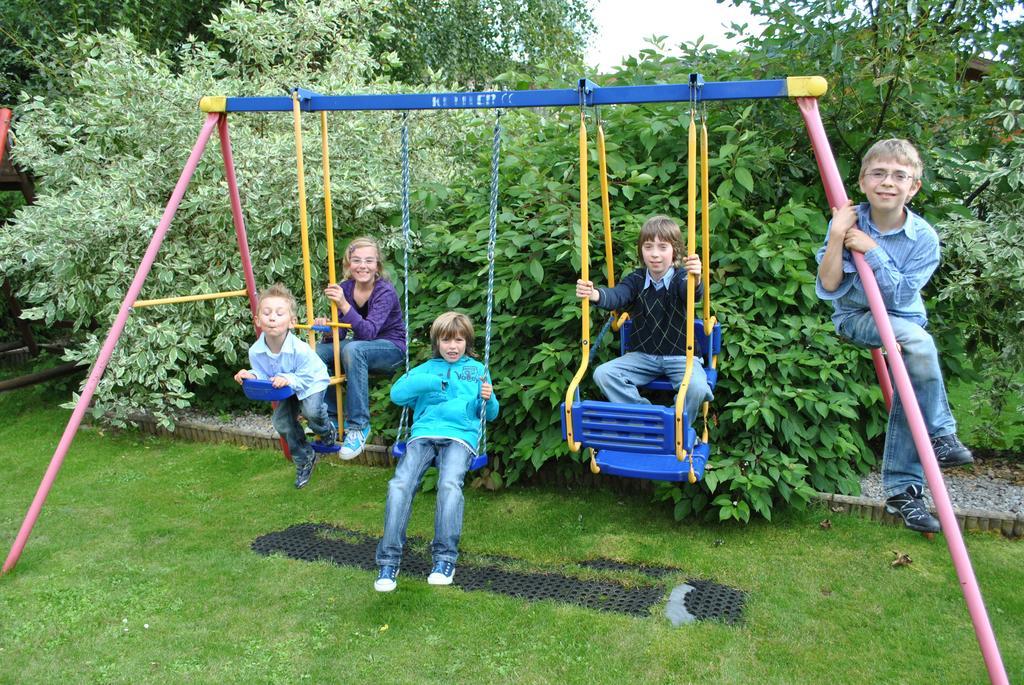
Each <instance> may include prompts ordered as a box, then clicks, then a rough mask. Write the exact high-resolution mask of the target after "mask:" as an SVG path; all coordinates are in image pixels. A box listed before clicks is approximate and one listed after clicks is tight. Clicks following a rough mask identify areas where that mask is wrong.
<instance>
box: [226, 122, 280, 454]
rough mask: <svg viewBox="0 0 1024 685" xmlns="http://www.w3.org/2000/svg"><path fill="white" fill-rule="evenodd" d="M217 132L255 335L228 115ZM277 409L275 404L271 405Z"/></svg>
mask: <svg viewBox="0 0 1024 685" xmlns="http://www.w3.org/2000/svg"><path fill="white" fill-rule="evenodd" d="M217 132H218V134H219V135H220V152H221V156H222V157H223V158H224V176H225V178H226V179H227V181H228V195H230V196H231V218H232V220H233V221H234V224H235V237H236V238H238V254H239V255H240V256H241V257H242V273H243V274H244V276H245V289H246V290H248V291H249V309H250V310H251V311H252V322H253V328H255V329H256V335H259V334H260V329H259V327H258V326H256V308H257V307H258V306H259V302H258V301H257V294H258V291H257V290H256V278H255V276H253V273H252V257H250V256H249V238H248V236H247V235H246V233H245V218H244V217H243V215H242V198H241V196H240V195H239V194H238V180H237V179H236V178H235V160H234V157H233V156H232V154H231V136H229V135H228V115H227V113H226V112H225V113H223V114H221V115H220V119H219V120H218V122H217ZM273 406H274V407H277V402H274V403H273ZM278 440H279V441H280V443H281V451H282V452H284V458H285V459H288V460H289V461H291V458H292V455H291V453H290V452H289V450H288V442H287V441H286V440H285V439H284V438H282V437H278Z"/></svg>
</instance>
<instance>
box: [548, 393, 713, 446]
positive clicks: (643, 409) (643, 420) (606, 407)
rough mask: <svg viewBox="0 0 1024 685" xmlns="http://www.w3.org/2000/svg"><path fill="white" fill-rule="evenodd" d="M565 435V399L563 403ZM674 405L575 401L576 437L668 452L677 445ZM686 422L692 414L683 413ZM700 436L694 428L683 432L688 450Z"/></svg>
mask: <svg viewBox="0 0 1024 685" xmlns="http://www.w3.org/2000/svg"><path fill="white" fill-rule="evenodd" d="M561 414H562V437H563V438H564V437H567V435H566V425H565V403H562V405H561ZM675 420H676V414H675V408H674V407H663V406H661V405H657V404H617V403H614V402H600V401H597V400H584V401H582V402H576V403H575V404H573V405H572V423H573V439H574V440H576V441H578V442H580V443H582V446H583V447H592V448H594V449H597V450H603V449H611V450H617V451H621V452H631V453H633V454H652V455H653V454H669V453H674V452H675V449H676V446H675V444H676V428H675ZM682 421H683V425H684V426H689V424H690V421H689V417H688V416H687V415H686V414H685V412H684V413H683V416H682ZM696 438H697V433H696V432H695V431H694V430H693V428H687V429H686V433H685V435H684V436H683V449H684V450H689V449H690V448H691V447H692V446H693V443H694V441H695V440H696Z"/></svg>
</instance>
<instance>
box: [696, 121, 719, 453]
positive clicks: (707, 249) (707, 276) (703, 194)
mask: <svg viewBox="0 0 1024 685" xmlns="http://www.w3.org/2000/svg"><path fill="white" fill-rule="evenodd" d="M700 184H701V185H700V212H701V235H700V243H701V276H702V277H703V281H704V335H711V331H713V330H714V329H715V322H716V321H715V318H714V317H712V316H711V266H710V263H711V215H710V214H709V212H708V194H709V193H708V127H707V110H706V109H702V111H701V117H700ZM711 368H712V369H715V368H718V355H717V354H715V355H712V356H711ZM709 407H710V403H708V402H704V404H703V405H702V407H701V413H702V414H703V418H704V432H703V433H702V435H701V440H702V441H703V442H705V443H707V442H708V409H709Z"/></svg>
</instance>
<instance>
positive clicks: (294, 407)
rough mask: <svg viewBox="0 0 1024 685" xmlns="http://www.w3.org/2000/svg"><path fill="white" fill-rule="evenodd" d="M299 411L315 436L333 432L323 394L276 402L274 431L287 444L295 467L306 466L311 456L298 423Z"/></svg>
mask: <svg viewBox="0 0 1024 685" xmlns="http://www.w3.org/2000/svg"><path fill="white" fill-rule="evenodd" d="M328 390H330V388H328ZM300 411H301V412H302V415H303V416H305V417H306V421H307V423H309V427H310V429H311V430H312V431H313V432H314V433H316V434H317V435H329V434H330V433H331V431H332V430H334V428H333V426H331V420H330V417H328V416H327V405H326V404H324V393H322V392H316V393H313V394H312V395H310V396H309V397H307V398H306V399H304V400H300V399H299V398H298V397H297V396H295V395H292V396H291V397H289V398H288V399H286V400H281V401H280V402H278V403H277V408H276V409H274V416H273V418H272V420H273V423H274V430H276V431H277V432H278V433H280V434H281V437H282V438H284V440H285V442H287V443H288V450H289V451H290V452H291V453H292V461H293V462H294V463H295V466H296V467H299V466H302V465H303V464H306V463H307V462H308V461H309V460H310V458H311V457H312V456H313V448H312V447H310V445H309V442H307V441H306V433H305V431H303V430H302V425H301V424H300V423H299V412H300Z"/></svg>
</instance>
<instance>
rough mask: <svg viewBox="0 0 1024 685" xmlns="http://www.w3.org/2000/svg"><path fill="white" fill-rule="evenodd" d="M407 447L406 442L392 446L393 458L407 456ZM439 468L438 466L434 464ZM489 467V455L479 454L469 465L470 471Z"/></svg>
mask: <svg viewBox="0 0 1024 685" xmlns="http://www.w3.org/2000/svg"><path fill="white" fill-rule="evenodd" d="M405 452H406V445H405V443H404V442H396V443H395V444H394V445H392V446H391V456H392V457H394V458H395V459H398V460H401V458H402V457H404V456H405ZM433 466H437V464H433ZM485 466H487V454H486V453H485V454H477V455H474V456H473V461H471V462H470V463H469V470H470V471H478V470H480V469H482V468H483V467H485Z"/></svg>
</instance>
